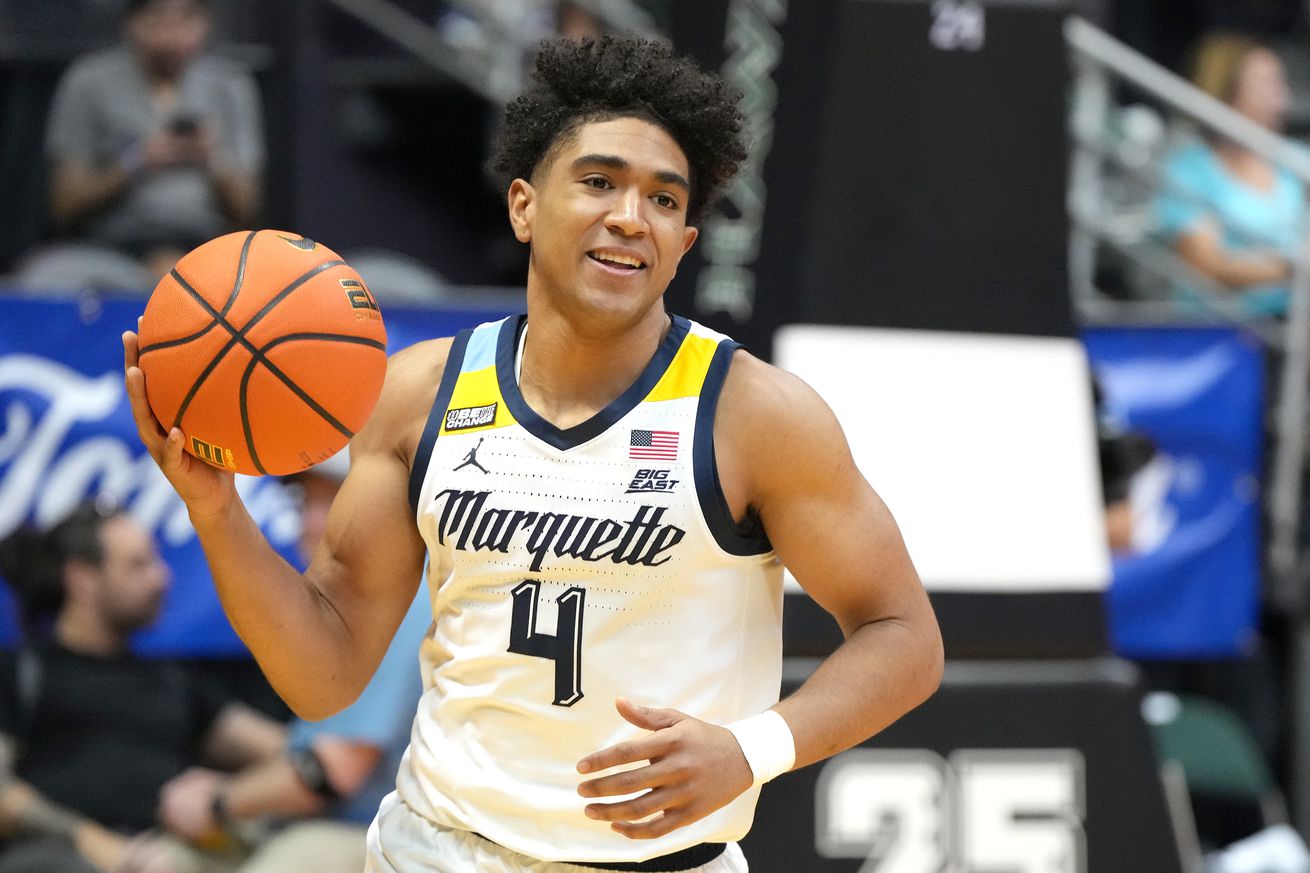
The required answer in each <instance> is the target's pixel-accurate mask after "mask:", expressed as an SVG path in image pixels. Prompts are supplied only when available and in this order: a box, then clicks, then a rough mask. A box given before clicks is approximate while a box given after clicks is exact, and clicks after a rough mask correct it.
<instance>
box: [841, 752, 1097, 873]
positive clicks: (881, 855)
mask: <svg viewBox="0 0 1310 873" xmlns="http://www.w3.org/2000/svg"><path fill="white" fill-rule="evenodd" d="M1084 772H1085V767H1084V761H1083V756H1082V753H1081V752H1079V751H1078V750H1077V749H962V750H959V751H956V752H954V753H953V754H952V755H951V757H950V760H949V761H948V760H946V759H944V758H942V757H941V756H940V755H938V754H936V753H934V752H931V751H928V750H926V749H910V750H898V749H886V750H883V749H852V750H850V751H848V752H845V753H843V754H841V755H838V756H837V757H835V758H833V759H832V760H830V761H829V762H828V763H827V764H826V765H824V768H823V770H822V771H820V773H819V778H818V784H817V786H816V788H815V795H816V796H815V847H816V848H817V849H818V852H819V855H820V856H821V857H824V858H863V859H865V860H864V864H863V865H862V866H861V867H860V873H990V871H996V870H1004V871H1006V873H1086V871H1087V840H1086V837H1085V835H1084V833H1083V821H1084V818H1085V816H1086V796H1085V792H1084Z"/></svg>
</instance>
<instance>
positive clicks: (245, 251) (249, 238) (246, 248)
mask: <svg viewBox="0 0 1310 873" xmlns="http://www.w3.org/2000/svg"><path fill="white" fill-rule="evenodd" d="M257 233H259V231H257V230H252V231H250V233H248V234H246V239H245V241H244V242H243V243H241V257H240V258H238V259H237V278H236V282H235V284H233V286H232V293H231V294H229V295H228V297H227V302H226V303H224V304H223V309H222V311H221V312H219V313H218V314H217V315H213V316H212V317H211V319H210V321H209V324H207V325H205V326H204V327H202V328H201V329H200V330H198V331H196V332H195V333H193V334H191V336H184V337H182V338H181V339H175V340H165V341H164V342H159V343H151V344H150V345H148V346H146V347H145V348H143V349H141V350H140V352H139V353H138V354H140V355H144V354H145V353H146V352H154V351H158V350H160V349H171V348H172V347H173V346H183V345H186V344H187V343H189V342H195V341H196V340H198V339H200V338H201V337H202V336H204V335H205V334H207V333H209V332H210V331H211V330H213V329H214V326H215V325H216V324H218V323H219V321H220V320H222V319H223V318H225V317H226V316H227V314H228V312H229V311H231V309H232V304H234V303H236V302H237V293H238V292H239V291H240V290H241V284H242V282H244V281H245V278H246V259H247V258H248V257H249V256H250V244H251V243H252V242H254V240H255V234H257ZM169 273H170V274H176V277H180V276H181V275H182V274H181V273H178V272H177V269H176V268H174V269H172V270H170V271H169ZM178 284H179V285H181V284H182V283H181V282H180V281H179V282H178ZM226 353H227V350H226V349H225V350H224V351H223V352H222V353H221V354H226ZM198 387H199V386H198V385H197V386H193V390H192V392H191V393H193V394H194V393H195V390H194V388H198Z"/></svg>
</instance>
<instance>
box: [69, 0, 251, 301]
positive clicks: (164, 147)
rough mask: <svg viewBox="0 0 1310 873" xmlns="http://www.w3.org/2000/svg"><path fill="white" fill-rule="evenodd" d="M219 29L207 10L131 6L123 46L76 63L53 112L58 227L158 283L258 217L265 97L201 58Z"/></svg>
mask: <svg viewBox="0 0 1310 873" xmlns="http://www.w3.org/2000/svg"><path fill="white" fill-rule="evenodd" d="M210 23H211V22H210V13H209V9H208V7H207V5H206V0H127V4H126V12H125V15H124V21H123V36H124V38H123V42H122V44H121V45H119V46H118V47H116V48H113V49H109V50H107V51H103V52H98V53H96V54H93V55H90V56H88V57H85V58H82V59H80V60H78V61H76V62H74V64H73V65H72V67H70V68H69V70H68V72H67V73H66V74H65V75H64V77H63V79H62V81H61V82H60V85H59V89H58V91H57V92H56V94H55V100H54V105H53V107H52V108H51V112H50V119H49V123H48V127H47V131H46V156H47V158H48V159H49V161H50V162H51V165H52V167H51V168H52V178H51V190H50V208H51V212H52V214H53V217H54V219H55V223H56V224H57V225H58V227H59V228H60V229H61V230H62V231H63V232H64V233H66V234H68V235H69V236H72V237H74V238H76V239H78V240H81V241H85V242H90V243H96V244H100V245H104V246H109V247H115V248H121V249H124V250H126V251H128V252H129V253H131V254H132V255H134V256H136V257H138V258H140V259H142V261H143V263H144V264H145V265H146V267H147V268H148V269H149V270H150V272H151V274H152V275H153V276H156V277H157V276H160V275H163V274H164V273H166V272H167V271H168V270H169V269H171V268H172V266H173V264H174V263H175V262H176V260H177V258H178V256H180V255H181V254H183V253H185V252H186V251H187V250H189V249H191V248H193V247H194V246H196V245H199V244H200V243H202V242H204V241H205V240H208V239H211V238H213V237H215V236H218V235H219V234H221V233H223V232H225V231H228V230H232V229H235V228H237V227H240V226H250V225H252V224H253V222H254V220H255V217H256V213H257V211H258V207H259V199H260V191H261V185H262V170H263V164H264V137H263V130H262V120H261V115H260V104H259V95H258V92H257V90H256V87H255V83H254V80H253V79H252V78H251V77H250V75H249V74H248V73H246V72H244V71H242V70H240V69H238V68H237V67H236V66H235V65H233V64H230V63H229V62H227V61H224V60H220V59H218V58H215V57H212V56H209V55H207V54H204V48H205V44H206V42H207V40H208V37H209V32H210Z"/></svg>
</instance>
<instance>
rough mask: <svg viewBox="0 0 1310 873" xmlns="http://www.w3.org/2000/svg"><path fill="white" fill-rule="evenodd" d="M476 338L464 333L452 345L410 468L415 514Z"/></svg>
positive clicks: (459, 334)
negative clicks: (466, 356) (471, 341)
mask: <svg viewBox="0 0 1310 873" xmlns="http://www.w3.org/2000/svg"><path fill="white" fill-rule="evenodd" d="M472 335H473V329H472V328H468V329H465V330H462V331H460V332H459V333H458V334H457V335H456V336H455V341H454V342H453V343H451V345H450V354H449V355H447V356H446V367H445V370H444V371H443V372H442V374H441V385H440V386H439V387H438V388H437V397H436V399H435V400H433V401H432V411H431V412H429V413H428V423H427V424H426V425H425V426H424V427H423V436H422V438H420V439H419V442H418V450H417V451H416V452H414V463H413V465H412V466H411V467H410V468H409V502H410V505H411V506H412V507H413V508H414V512H415V514H417V513H418V510H419V505H418V501H419V495H420V494H422V492H423V480H424V479H426V478H427V474H428V463H429V462H430V461H431V460H432V449H433V447H434V446H435V445H436V443H437V435H438V434H440V433H441V422H442V421H443V420H444V419H445V417H446V407H447V406H449V405H450V397H451V395H452V394H454V393H455V383H456V382H458V381H459V374H460V370H461V369H463V367H464V350H465V349H466V348H468V344H469V337H471V336H472Z"/></svg>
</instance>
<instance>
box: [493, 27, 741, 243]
mask: <svg viewBox="0 0 1310 873" xmlns="http://www.w3.org/2000/svg"><path fill="white" fill-rule="evenodd" d="M740 99H741V92H739V91H738V90H736V89H735V88H732V87H729V86H728V85H727V84H726V83H725V82H724V81H723V80H722V79H720V78H719V77H718V76H715V75H713V74H710V73H706V72H704V71H702V70H701V69H700V68H699V67H697V66H696V65H695V64H694V63H693V62H691V61H690V60H687V59H686V58H679V57H676V56H675V55H674V54H673V52H672V50H671V49H670V48H669V47H668V46H665V45H662V44H660V43H657V42H651V41H648V40H642V39H635V38H631V37H615V36H606V37H602V38H601V39H599V40H591V39H586V40H568V39H558V40H550V41H546V42H543V43H542V44H541V46H540V48H539V49H538V51H537V61H536V69H535V70H534V71H533V73H532V77H531V80H530V81H529V83H528V86H527V88H526V89H525V90H524V92H523V94H521V95H520V96H519V97H518V98H517V99H515V100H513V101H511V102H510V103H509V104H507V105H506V107H505V123H504V125H503V126H502V127H501V129H500V133H499V135H498V136H497V139H496V143H495V146H494V150H493V157H492V159H491V161H490V162H489V167H490V169H491V170H492V172H494V173H496V174H497V175H499V176H500V177H502V179H504V180H506V181H508V180H511V179H516V178H521V179H531V178H532V175H533V173H534V172H535V171H536V170H537V169H538V168H539V167H540V166H542V165H543V164H544V163H546V162H547V160H548V158H550V157H553V152H554V151H555V150H556V149H557V148H558V146H559V145H560V144H561V143H563V142H565V141H566V140H567V139H568V137H569V135H571V134H572V133H574V132H575V131H576V130H577V129H578V128H579V127H581V126H582V125H584V124H589V123H591V122H595V121H606V120H609V119H612V118H625V117H636V118H644V119H646V120H648V121H651V122H652V123H654V124H657V125H659V126H660V127H662V128H664V130H666V131H667V132H668V134H669V135H670V136H671V137H673V139H674V141H675V142H677V143H678V145H679V146H680V147H681V148H682V151H683V154H685V155H686V156H687V163H688V165H689V166H690V169H691V179H690V180H689V181H690V182H691V197H690V202H689V203H688V204H687V221H688V223H689V224H696V223H697V222H698V221H699V220H700V219H701V218H702V217H704V215H705V213H706V212H707V211H708V209H709V207H710V206H712V205H713V204H714V202H715V200H716V199H717V198H718V197H719V195H720V194H722V193H723V189H724V188H726V187H727V185H728V183H729V182H730V181H731V180H732V177H733V176H734V175H736V173H737V168H738V166H740V165H741V162H742V161H744V160H745V159H746V146H745V144H744V142H743V138H744V137H743V131H742V127H743V119H742V115H741V112H740V111H739V110H738V108H737V102H738V101H739V100H740Z"/></svg>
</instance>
